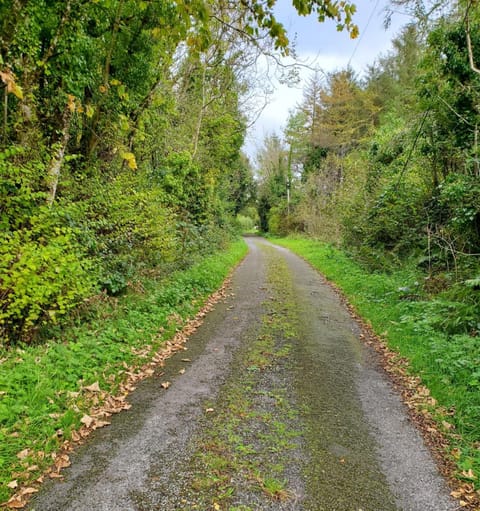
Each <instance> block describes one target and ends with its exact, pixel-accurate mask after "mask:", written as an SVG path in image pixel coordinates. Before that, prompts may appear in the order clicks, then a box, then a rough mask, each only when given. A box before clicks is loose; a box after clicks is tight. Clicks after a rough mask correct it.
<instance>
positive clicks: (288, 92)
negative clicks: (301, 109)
mask: <svg viewBox="0 0 480 511" xmlns="http://www.w3.org/2000/svg"><path fill="white" fill-rule="evenodd" d="M355 3H356V5H357V12H356V13H355V17H354V21H355V23H356V24H357V25H358V27H359V29H360V35H359V37H358V38H357V39H351V38H350V36H349V35H348V33H347V32H338V31H337V29H336V24H335V22H333V21H331V20H327V21H325V22H324V23H319V22H318V21H317V20H316V17H315V16H314V15H312V16H309V17H302V16H299V15H298V14H297V13H296V11H295V8H294V7H293V6H292V0H277V4H276V16H277V19H278V20H279V21H280V22H282V23H283V25H284V26H285V27H286V29H287V32H288V34H289V38H290V40H293V39H295V41H296V44H295V48H296V54H297V59H298V60H299V61H301V62H305V63H307V64H308V65H309V66H310V67H314V68H319V69H321V70H322V71H324V72H331V71H335V70H337V69H342V68H344V67H346V66H347V65H349V64H350V66H351V67H352V68H353V69H354V70H355V71H357V72H358V73H359V74H360V75H361V74H362V72H364V71H365V69H366V67H367V65H368V64H373V62H374V61H375V59H376V58H377V57H378V56H380V55H381V54H385V53H387V52H388V51H389V50H390V49H391V41H392V39H393V38H394V37H395V36H396V35H397V34H398V33H399V32H400V30H401V28H402V27H403V26H404V25H405V24H406V23H408V21H410V20H409V18H408V17H407V16H405V15H402V14H401V13H398V12H396V13H394V14H393V16H392V19H391V24H390V27H389V28H388V30H386V29H385V27H384V18H385V8H386V7H387V6H388V5H389V2H388V0H357V1H356V2H355ZM285 62H288V63H291V60H290V61H285ZM312 74H313V71H312V70H311V69H307V68H300V78H301V82H300V83H299V84H297V85H296V86H288V85H287V84H280V83H279V82H278V81H277V80H274V83H273V85H274V89H275V90H274V92H273V94H272V95H271V96H270V98H269V103H268V105H267V106H266V107H265V109H264V110H263V112H262V114H261V115H260V117H259V118H258V120H257V121H256V122H255V124H254V125H253V126H252V127H250V129H249V130H248V133H247V139H246V143H245V146H244V150H245V152H246V153H247V155H248V156H249V158H250V160H251V161H252V163H254V161H255V154H256V152H257V148H259V147H260V146H261V145H262V141H263V139H264V137H265V135H268V134H272V133H277V134H279V135H281V134H282V130H283V127H284V126H285V123H286V120H287V117H288V113H289V111H290V110H292V109H294V108H295V106H296V105H298V104H299V103H300V102H301V100H302V86H303V84H304V83H305V82H306V80H308V78H309V77H310V76H311V75H312Z"/></svg>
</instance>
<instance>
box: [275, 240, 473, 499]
mask: <svg viewBox="0 0 480 511" xmlns="http://www.w3.org/2000/svg"><path fill="white" fill-rule="evenodd" d="M272 241H274V242H275V243H277V244H279V245H282V246H284V247H287V248H289V249H291V250H292V251H293V252H295V253H297V254H298V255H300V256H302V257H303V258H305V259H306V260H307V261H308V262H310V263H311V264H312V265H313V266H314V267H315V268H317V269H318V270H319V271H320V272H321V273H322V274H323V275H324V276H325V277H326V278H327V279H329V280H330V281H332V282H334V283H335V284H337V285H338V286H339V287H340V288H341V290H342V291H343V293H344V294H345V296H346V297H347V298H348V300H349V302H350V303H351V304H352V305H353V306H354V307H355V309H356V310H357V312H358V313H359V315H360V316H362V317H363V318H364V319H365V320H366V321H367V322H369V323H370V324H371V326H372V327H373V330H374V331H375V332H376V333H377V334H379V335H381V337H384V338H385V339H386V340H387V343H388V346H389V347H390V348H391V349H392V350H394V351H396V352H398V353H399V354H400V355H401V356H402V357H406V358H407V359H408V361H409V370H410V371H411V372H412V373H413V374H415V375H418V376H420V378H421V380H422V382H423V384H424V385H425V386H426V387H428V389H430V392H431V396H432V397H433V398H434V399H435V400H436V402H437V404H438V405H437V406H436V407H435V410H433V409H432V410H431V412H432V414H433V416H434V418H435V419H436V420H437V422H438V427H439V429H440V430H442V431H443V432H444V433H445V434H446V435H447V436H448V438H449V439H450V441H451V447H452V450H451V451H450V452H449V453H448V455H450V456H452V458H453V459H454V461H455V463H456V466H457V467H458V474H457V476H458V478H459V479H461V480H462V481H464V483H465V484H466V485H467V488H470V489H472V490H473V488H475V489H476V490H477V491H478V489H479V488H480V483H479V482H478V479H479V478H480V369H479V367H480V342H479V338H478V336H477V337H475V336H471V335H468V334H456V335H453V334H448V333H446V332H445V330H444V329H441V328H439V327H438V325H439V324H441V322H440V321H439V318H440V317H441V316H442V314H444V311H445V307H446V304H445V302H444V301H442V300H440V299H437V300H431V299H430V300H428V299H427V298H426V297H423V296H422V294H421V292H420V291H418V290H419V289H420V288H421V286H419V282H420V279H422V278H423V277H422V276H421V275H419V274H416V273H415V272H414V271H412V270H408V269H405V270H399V271H396V272H393V273H390V274H384V273H368V272H367V271H366V270H364V269H362V268H361V267H360V266H359V265H358V264H356V263H355V262H354V261H353V260H352V259H350V258H349V257H347V256H346V255H345V254H344V253H343V252H341V251H339V250H337V249H335V248H334V247H332V246H330V245H327V244H324V243H321V242H317V241H313V240H306V239H290V238H288V239H275V240H272Z"/></svg>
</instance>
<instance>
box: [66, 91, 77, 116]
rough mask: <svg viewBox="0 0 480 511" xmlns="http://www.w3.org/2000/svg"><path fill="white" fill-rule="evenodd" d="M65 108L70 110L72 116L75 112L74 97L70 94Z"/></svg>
mask: <svg viewBox="0 0 480 511" xmlns="http://www.w3.org/2000/svg"><path fill="white" fill-rule="evenodd" d="M67 108H68V109H69V110H70V112H71V113H72V114H73V112H75V110H76V105H75V96H72V95H71V94H69V95H68V103H67Z"/></svg>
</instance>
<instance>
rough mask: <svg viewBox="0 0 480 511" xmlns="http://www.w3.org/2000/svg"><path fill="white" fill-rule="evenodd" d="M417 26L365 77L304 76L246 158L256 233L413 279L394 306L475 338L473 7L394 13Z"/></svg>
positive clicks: (479, 43) (477, 62) (478, 199)
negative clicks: (252, 168) (292, 100)
mask: <svg viewBox="0 0 480 511" xmlns="http://www.w3.org/2000/svg"><path fill="white" fill-rule="evenodd" d="M395 4H396V5H397V6H401V7H402V8H404V9H409V10H411V12H412V15H413V19H414V20H416V21H415V23H412V24H410V25H408V26H406V27H405V28H404V29H403V31H402V32H401V33H400V34H399V35H398V36H397V38H396V39H395V40H394V44H393V48H394V49H393V50H392V51H391V52H390V53H389V54H387V55H384V56H382V57H380V58H379V59H378V60H377V62H375V63H374V64H372V65H371V66H370V67H369V68H368V70H367V72H366V73H365V75H364V76H362V77H359V76H358V75H356V74H355V73H354V71H353V70H352V69H348V68H347V69H339V70H338V71H336V72H333V73H330V74H322V73H316V74H314V75H312V76H311V78H310V80H309V82H308V84H307V86H306V87H305V89H304V96H303V101H302V103H301V104H300V105H298V107H297V108H296V109H295V111H294V112H292V113H291V115H290V118H289V121H288V125H287V126H286V128H285V130H284V133H283V136H282V137H281V136H278V135H271V136H269V137H267V139H266V140H265V142H264V144H263V148H262V150H261V152H260V154H259V158H258V164H259V169H260V172H259V174H260V175H259V191H258V205H259V215H260V216H259V221H260V224H261V226H262V229H263V230H266V231H270V232H272V233H274V234H279V235H285V234H288V233H291V232H302V233H306V234H308V235H310V236H313V237H316V238H319V239H321V240H323V241H326V242H330V243H334V244H336V245H340V246H342V247H343V248H344V249H345V250H347V251H348V252H349V253H350V254H351V255H352V256H353V257H354V258H356V259H357V260H358V261H359V262H360V263H361V264H362V265H363V266H364V267H366V268H368V269H369V270H371V271H387V272H389V271H392V270H395V269H398V268H399V267H409V268H411V269H412V271H415V272H418V274H419V279H418V282H417V283H416V285H415V287H414V288H410V289H405V298H406V299H413V300H415V299H418V298H419V297H423V298H424V297H429V296H430V297H436V298H439V299H440V301H441V303H442V304H443V305H441V306H440V308H439V309H438V310H437V311H436V313H435V315H434V316H435V317H433V315H432V318H431V319H432V321H434V322H435V323H436V326H437V327H440V328H442V329H444V330H446V331H449V332H451V333H467V334H469V335H473V336H476V335H477V334H478V331H479V330H480V317H479V310H480V290H479V289H480V264H479V255H480V152H479V151H480V149H479V128H480V9H479V5H478V4H477V3H476V2H471V1H470V2H459V3H457V4H456V5H452V4H448V3H444V4H443V6H442V4H441V3H440V4H436V7H435V8H433V9H432V10H430V11H428V10H426V7H425V6H423V5H422V3H421V2H405V1H398V2H395Z"/></svg>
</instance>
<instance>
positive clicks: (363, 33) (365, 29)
mask: <svg viewBox="0 0 480 511" xmlns="http://www.w3.org/2000/svg"><path fill="white" fill-rule="evenodd" d="M379 3H380V0H377V1H376V3H375V7H374V8H373V11H372V12H371V13H370V16H369V18H368V21H367V24H366V25H365V28H364V29H363V32H361V33H360V37H359V38H358V41H357V44H356V45H355V48H354V49H353V53H352V56H351V57H350V58H349V60H348V66H347V67H350V64H351V62H352V59H353V57H354V56H355V53H357V50H358V47H359V46H360V43H361V42H362V39H363V36H364V35H365V32H366V31H367V30H368V27H369V25H370V22H371V21H372V18H373V15H374V14H375V11H376V10H377V7H378V4H379Z"/></svg>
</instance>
